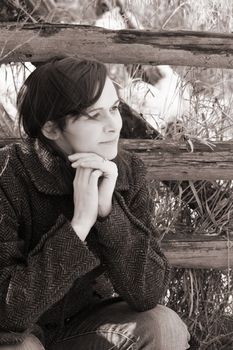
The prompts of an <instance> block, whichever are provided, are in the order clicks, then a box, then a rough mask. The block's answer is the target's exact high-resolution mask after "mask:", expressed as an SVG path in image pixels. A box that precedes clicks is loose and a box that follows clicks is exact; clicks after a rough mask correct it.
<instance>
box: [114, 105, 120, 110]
mask: <svg viewBox="0 0 233 350" xmlns="http://www.w3.org/2000/svg"><path fill="white" fill-rule="evenodd" d="M119 107H120V105H117V106H113V107H112V110H113V111H114V112H116V111H117V110H118V111H119Z"/></svg>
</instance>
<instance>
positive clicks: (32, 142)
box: [17, 137, 129, 195]
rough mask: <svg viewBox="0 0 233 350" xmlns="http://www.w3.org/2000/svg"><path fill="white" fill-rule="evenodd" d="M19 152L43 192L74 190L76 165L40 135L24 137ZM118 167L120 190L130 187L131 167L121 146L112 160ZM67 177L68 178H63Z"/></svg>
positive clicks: (29, 172) (60, 192)
mask: <svg viewBox="0 0 233 350" xmlns="http://www.w3.org/2000/svg"><path fill="white" fill-rule="evenodd" d="M17 147H18V155H19V157H20V159H21V161H22V162H23V164H24V167H25V169H26V171H27V173H28V174H29V176H30V178H31V180H32V182H33V183H34V185H35V186H36V188H37V189H38V190H39V191H40V192H44V193H46V194H55V195H57V194H58V195H63V194H72V193H73V179H74V176H75V169H73V168H72V167H71V166H70V161H69V159H68V158H67V159H66V157H65V156H64V155H62V154H61V153H60V154H59V153H58V152H57V151H56V150H53V149H52V148H49V147H48V146H47V145H45V144H44V143H43V142H42V141H41V140H39V139H33V138H30V137H25V139H24V141H23V142H21V143H20V144H17ZM112 161H113V162H114V163H116V165H117V167H118V178H117V182H116V186H115V190H117V191H125V190H128V189H129V167H128V166H127V160H126V159H125V151H124V150H120V151H119V153H118V155H117V157H116V158H114V159H113V160H112ZM64 178H66V179H67V181H66V182H64Z"/></svg>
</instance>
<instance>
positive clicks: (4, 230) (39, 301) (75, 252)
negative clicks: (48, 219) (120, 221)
mask: <svg viewBox="0 0 233 350" xmlns="http://www.w3.org/2000/svg"><path fill="white" fill-rule="evenodd" d="M8 198H9V196H8V195H6V192H4V191H3V187H1V183H0V328H1V329H2V330H4V329H5V330H6V331H9V332H10V331H11V332H23V331H25V330H26V329H28V328H31V327H33V324H34V323H35V322H36V321H37V320H38V318H39V317H40V316H41V315H42V314H43V313H44V312H45V311H46V310H47V309H48V308H49V307H50V306H52V305H53V304H54V303H56V302H57V301H58V300H60V299H61V298H62V297H63V296H64V295H65V294H66V293H67V291H68V290H69V289H70V287H71V286H72V284H73V282H74V281H75V280H76V279H77V278H79V277H81V276H82V275H84V274H86V273H88V272H89V271H90V270H92V269H93V268H95V267H96V266H97V265H99V259H98V258H96V257H95V256H94V255H93V254H92V252H91V251H90V250H89V249H88V247H87V246H86V245H85V244H84V243H83V242H82V241H81V240H80V239H79V238H78V236H77V235H76V233H75V231H74V230H73V228H72V226H71V224H70V222H69V221H68V219H66V217H65V216H64V215H63V214H61V215H60V216H59V217H58V218H57V220H56V222H55V223H54V225H53V227H52V228H51V229H50V230H49V231H48V232H47V233H46V234H43V236H42V238H41V240H40V241H39V243H38V244H37V246H36V247H35V248H34V249H33V251H31V252H30V254H29V256H28V257H26V258H25V256H24V255H23V253H22V251H23V247H24V241H23V240H22V239H20V237H19V234H18V233H19V232H18V228H19V223H18V221H19V218H18V215H17V214H16V212H15V209H14V207H13V206H12V203H11V201H10V200H8Z"/></svg>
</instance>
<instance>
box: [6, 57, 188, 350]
mask: <svg viewBox="0 0 233 350" xmlns="http://www.w3.org/2000/svg"><path fill="white" fill-rule="evenodd" d="M118 107H119V98H118V95H117V92H116V90H115V87H114V85H113V82H112V81H111V79H110V78H109V77H108V74H107V70H106V67H105V65H103V64H101V63H99V62H97V61H87V60H83V61H79V60H77V59H76V58H72V57H67V58H64V59H61V60H54V61H52V62H50V63H46V64H44V65H42V66H40V67H38V68H36V69H35V71H34V72H33V73H32V74H31V75H30V76H29V77H28V78H27V80H26V81H25V83H24V85H23V87H22V88H21V90H20V93H19V96H18V110H19V116H20V118H19V121H20V125H21V126H23V128H24V131H25V133H26V137H25V138H24V140H23V142H22V143H20V144H17V143H16V144H12V145H10V146H7V147H5V148H3V149H1V151H0V174H1V176H0V191H1V192H0V200H1V206H0V211H1V226H0V261H1V263H0V268H1V270H0V330H1V333H0V344H1V346H0V349H2V350H3V349H4V350H6V349H19V350H22V349H31V350H37V349H44V347H45V349H48V350H50V349H51V350H52V349H56V350H61V349H69V350H74V349H75V350H77V349H78V350H82V349H85V350H87V349H98V350H105V349H106V350H107V349H113V348H117V349H147V350H149V349H151V350H152V349H155V350H156V349H163V350H165V349H168V350H169V349H176V350H179V349H187V348H188V347H189V346H188V337H189V334H188V332H187V327H186V326H185V324H184V323H183V322H182V321H181V319H180V318H179V317H178V315H177V314H176V313H175V312H174V311H172V310H170V309H168V308H166V307H165V306H162V305H159V304H158V302H159V300H160V299H161V297H162V296H163V295H164V293H165V291H166V287H167V283H168V279H169V266H168V263H167V260H166V258H165V257H164V255H163V253H162V252H161V250H160V248H159V245H158V243H157V239H158V237H157V234H156V230H155V229H154V227H153V223H152V216H153V205H152V203H153V201H152V200H151V199H150V197H149V192H148V186H147V185H146V180H145V167H144V165H143V163H142V161H141V160H139V159H138V158H137V157H136V156H135V155H134V154H131V153H129V152H126V151H123V150H120V149H119V147H118V141H119V135H120V131H121V128H122V119H121V115H120V113H119V110H118ZM11 344H16V345H15V347H14V346H12V345H11Z"/></svg>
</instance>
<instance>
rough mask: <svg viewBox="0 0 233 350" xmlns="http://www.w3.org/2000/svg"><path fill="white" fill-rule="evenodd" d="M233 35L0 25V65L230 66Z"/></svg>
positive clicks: (232, 52)
mask: <svg viewBox="0 0 233 350" xmlns="http://www.w3.org/2000/svg"><path fill="white" fill-rule="evenodd" d="M232 39H233V34H231V33H229V34H227V33H211V32H194V31H160V32H156V31H152V30H136V29H128V30H126V29H124V30H118V31H117V30H108V29H104V28H99V27H94V26H89V25H74V24H50V23H48V24H47V23H45V24H38V23H36V24H29V23H28V24H22V23H19V24H12V23H1V24H0V47H1V55H0V62H2V63H3V62H14V61H15V62H16V61H30V62H39V61H46V60H47V59H50V58H52V57H54V56H55V55H56V56H60V55H64V54H72V55H77V56H78V57H80V58H89V59H92V58H96V59H99V60H100V61H103V62H105V63H143V64H156V65H158V64H169V65H180V66H201V67H219V68H232V67H233V40H232Z"/></svg>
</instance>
